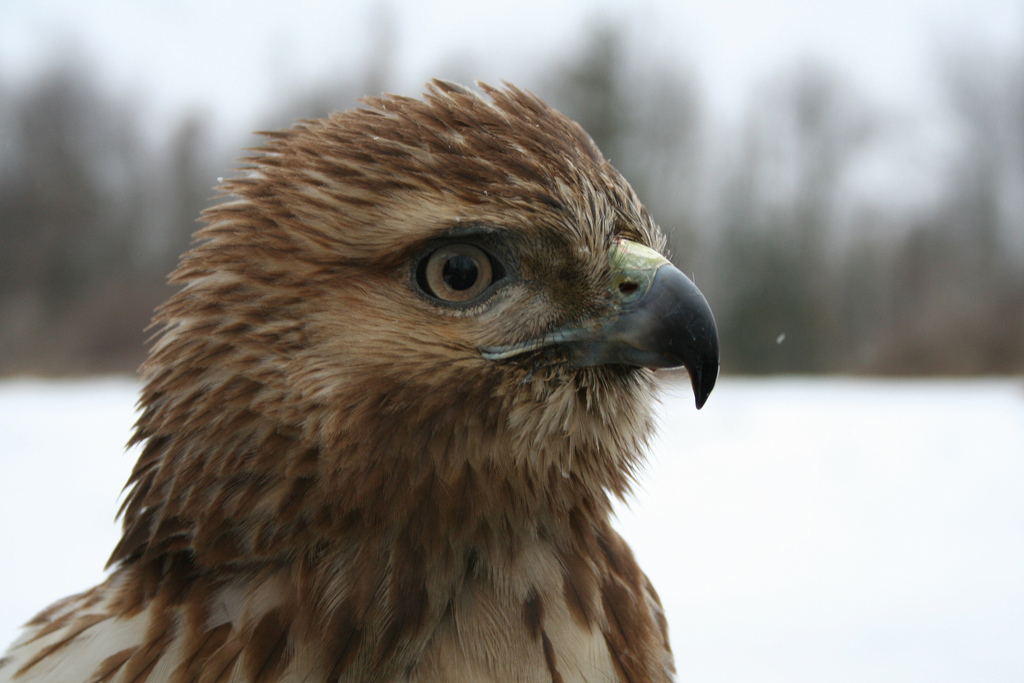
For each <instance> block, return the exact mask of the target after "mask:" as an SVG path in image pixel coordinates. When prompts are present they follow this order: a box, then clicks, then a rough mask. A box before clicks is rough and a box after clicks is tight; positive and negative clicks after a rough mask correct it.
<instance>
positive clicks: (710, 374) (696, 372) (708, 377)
mask: <svg viewBox="0 0 1024 683" xmlns="http://www.w3.org/2000/svg"><path fill="white" fill-rule="evenodd" d="M687 370H688V371H689V369H687ZM718 370H719V366H718V360H717V358H716V359H715V360H710V359H709V360H707V361H705V362H704V364H703V367H701V366H698V367H697V368H694V369H693V371H689V372H690V384H691V385H692V386H693V398H694V402H695V403H696V405H697V410H700V409H701V408H703V407H704V404H705V403H707V402H708V397H709V396H711V391H712V389H714V388H715V383H716V382H717V381H718Z"/></svg>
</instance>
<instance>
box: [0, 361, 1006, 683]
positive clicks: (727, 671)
mask: <svg viewBox="0 0 1024 683" xmlns="http://www.w3.org/2000/svg"><path fill="white" fill-rule="evenodd" d="M135 390H136V387H135V385H134V383H133V382H132V381H131V380H128V379H101V380H90V381H79V382H67V381H66V382H38V381H10V382H3V383H0V549H2V550H0V649H2V648H3V647H4V646H5V644H6V643H7V642H10V641H11V640H12V639H13V637H14V635H15V631H16V629H17V626H18V625H19V624H20V623H22V622H24V621H25V620H26V619H28V618H29V617H31V616H32V614H34V613H35V612H36V611H37V610H38V609H40V608H42V607H44V606H45V605H46V604H48V603H49V602H51V601H52V600H54V599H56V598H59V597H61V596H63V595H65V594H68V593H71V592H75V591H78V590H81V589H83V588H85V587H87V586H89V585H91V584H93V583H95V582H96V581H98V580H99V579H100V578H101V577H102V576H103V572H102V567H103V564H104V563H105V561H106V557H107V554H108V553H109V552H110V550H111V549H112V548H113V546H114V543H115V541H116V538H117V535H118V534H117V527H116V526H115V525H114V523H113V516H114V513H115V511H116V508H117V499H118V493H119V491H120V490H121V486H122V485H123V483H124V481H125V480H126V479H127V476H128V472H129V470H130V469H131V466H132V464H133V457H134V456H133V454H123V452H122V444H123V443H124V442H125V441H126V440H127V438H128V435H129V432H130V428H131V424H132V422H133V419H134V418H133V404H134V401H135ZM692 401H693V399H692V398H691V396H690V394H689V391H688V389H687V388H684V387H682V386H678V387H672V388H670V389H669V390H668V391H667V392H666V396H665V400H664V405H663V419H662V422H663V432H662V435H661V437H660V438H659V439H658V441H657V442H656V443H655V444H654V447H653V453H652V457H651V462H650V465H649V467H648V468H647V470H646V472H645V473H644V474H643V476H642V477H641V481H640V483H639V485H638V490H637V495H636V498H635V500H633V501H632V502H631V504H630V507H629V509H628V510H627V509H625V508H624V509H623V510H622V511H621V512H620V527H621V529H622V531H623V533H624V535H625V536H626V538H627V539H628V540H629V541H630V543H631V545H632V546H633V548H634V550H635V552H636V554H637V556H638V558H639V560H640V563H641V565H642V566H643V567H644V568H645V570H646V571H647V573H648V574H649V575H650V576H651V578H652V580H653V582H654V585H655V586H656V587H657V588H658V590H659V591H660V593H661V597H662V601H663V602H664V603H665V607H666V610H667V612H668V615H669V622H670V625H671V629H672V638H673V645H674V649H675V652H676V660H677V665H678V668H679V671H680V674H681V675H680V678H681V679H682V680H686V681H701V682H704V681H708V682H711V681H715V682H717V681H741V682H743V683H751V682H759V681H786V682H795V681H813V682H815V683H818V682H821V681H829V682H831V681H871V682H876V681H900V682H906V681H927V682H929V683H935V682H939V681H950V682H952V681H957V682H959V681H1022V680H1024V380H1020V379H1018V380H975V381H952V380H949V381H947V380H929V381H867V380H835V379H766V380H748V379H729V378H727V379H724V380H723V381H722V382H721V383H720V386H719V387H718V388H717V389H716V390H715V393H714V394H713V395H712V397H711V399H710V401H709V402H708V405H707V407H706V408H705V409H704V410H702V411H700V412H699V413H698V412H696V411H694V410H693V403H692Z"/></svg>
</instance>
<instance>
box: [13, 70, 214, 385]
mask: <svg viewBox="0 0 1024 683" xmlns="http://www.w3.org/2000/svg"><path fill="white" fill-rule="evenodd" d="M3 92H5V93H6V94H7V105H6V106H5V107H4V109H5V110H6V111H7V115H6V122H7V123H6V134H7V135H8V136H9V138H8V139H10V140H13V141H14V142H13V144H10V145H5V153H4V155H3V157H2V161H0V166H2V169H3V170H2V172H0V242H2V244H3V249H0V316H2V317H3V319H4V321H5V324H4V325H3V326H2V328H0V372H3V373H12V372H41V373H62V372H81V371H95V370H104V369H105V370H111V369H131V368H133V367H134V366H135V365H136V364H137V362H138V361H139V360H141V358H142V357H143V356H144V348H143V341H144V332H143V329H144V328H145V326H146V324H147V322H148V319H149V316H150V314H151V312H152V309H153V307H154V306H155V305H156V304H157V303H158V302H159V301H160V300H162V299H163V298H164V297H165V296H166V290H165V289H164V285H163V282H164V278H165V276H166V272H167V269H168V266H169V265H172V264H173V263H174V258H176V256H175V257H170V258H169V257H168V256H167V251H168V250H170V249H174V250H177V249H178V248H179V247H180V246H181V244H182V240H181V239H177V238H168V237H167V236H168V235H170V234H172V233H173V232H174V231H175V228H173V227H172V226H171V225H170V223H174V222H176V221H177V220H179V217H180V215H181V213H183V212H182V211H178V212H173V213H175V215H172V214H171V213H166V212H165V214H164V215H163V218H162V220H161V219H159V218H157V217H156V216H157V215H158V214H159V210H158V209H159V205H160V203H161V202H160V199H161V198H166V199H169V198H170V197H172V196H175V191H174V189H173V188H168V185H169V184H171V185H173V182H171V181H169V180H168V179H167V177H166V176H165V175H164V174H165V173H168V171H169V169H170V171H169V172H170V173H171V174H173V173H174V172H175V171H174V164H164V163H162V162H161V161H155V159H154V157H155V153H154V151H153V150H152V149H149V148H148V147H147V145H146V144H144V140H143V136H142V135H141V132H140V126H139V123H140V115H139V112H138V109H137V107H135V106H134V105H133V104H132V103H131V102H128V101H124V100H121V99H118V98H115V97H111V96H110V95H108V94H107V93H105V92H104V91H103V90H102V89H101V88H100V87H98V86H97V84H96V83H94V82H93V81H92V80H91V79H90V78H89V76H88V72H87V69H86V67H85V66H83V63H82V61H81V60H71V59H67V60H64V61H61V62H60V63H59V64H58V65H57V66H55V67H53V68H52V69H50V70H49V71H48V72H46V73H45V74H44V75H42V76H41V77H40V78H38V79H37V80H35V81H33V82H31V83H30V84H29V85H28V86H26V87H25V88H24V90H22V91H20V92H19V91H15V90H13V89H10V88H7V89H4V90H3ZM177 172H178V173H179V174H181V175H185V174H188V175H189V176H195V175H197V174H196V169H195V168H191V169H178V170H177ZM168 190H170V192H168ZM166 199H165V201H166ZM177 199H181V197H180V196H178V197H177ZM197 210H198V206H196V205H194V204H193V205H192V206H190V207H189V209H188V211H189V212H190V213H191V214H192V218H190V219H189V232H190V231H191V223H192V220H193V219H194V216H195V213H196V211H197ZM154 221H156V223H157V224H155V225H153V223H154ZM146 224H151V227H150V229H149V232H151V233H153V234H159V235H161V236H162V237H161V238H160V240H161V243H160V244H159V245H157V248H156V249H157V251H158V252H159V253H157V254H153V253H152V252H151V253H149V254H148V255H147V257H146V258H144V259H142V260H140V256H143V255H144V254H143V252H144V251H145V249H144V245H143V242H144V240H143V233H144V231H143V230H142V226H144V225H146ZM177 232H178V233H181V232H182V231H181V230H180V229H177ZM154 267H156V268H159V270H154V269H153V268H154Z"/></svg>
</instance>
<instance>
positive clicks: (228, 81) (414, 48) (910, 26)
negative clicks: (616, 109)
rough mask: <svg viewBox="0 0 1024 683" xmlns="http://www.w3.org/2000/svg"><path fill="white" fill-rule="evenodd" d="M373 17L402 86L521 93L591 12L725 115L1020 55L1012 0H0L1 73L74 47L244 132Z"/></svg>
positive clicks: (895, 86) (175, 107)
mask: <svg viewBox="0 0 1024 683" xmlns="http://www.w3.org/2000/svg"><path fill="white" fill-rule="evenodd" d="M382 7H384V8H386V9H382ZM382 11H385V12H388V11H389V12H390V13H391V14H392V15H393V16H394V18H395V20H396V28H397V32H398V35H397V42H398V44H399V46H400V54H399V58H398V59H399V63H398V65H397V66H398V71H399V76H400V79H399V82H400V83H401V87H402V88H404V89H408V91H410V92H411V93H415V92H416V91H417V90H418V88H419V84H420V83H421V82H422V81H423V80H425V79H426V78H427V77H429V76H431V75H435V74H436V73H437V72H438V71H439V70H441V71H443V69H442V68H441V67H442V66H446V65H447V66H450V65H451V64H453V62H455V63H457V62H458V61H460V60H467V61H468V62H469V63H471V64H472V68H471V69H470V70H469V71H470V73H474V74H477V75H479V77H481V78H482V79H484V80H488V81H499V80H501V79H508V80H514V81H515V82H517V84H519V85H523V86H525V87H527V88H529V87H531V80H535V79H536V78H537V77H539V76H540V75H542V74H543V69H544V65H545V62H546V61H547V63H548V64H551V63H553V62H552V59H553V58H557V57H559V56H561V55H563V54H564V53H565V51H566V49H567V48H568V47H569V46H571V45H574V44H576V43H578V42H579V39H580V37H581V35H583V34H584V30H585V28H586V27H587V26H588V25H589V24H590V20H591V18H592V17H593V16H595V15H598V14H603V15H604V16H606V17H610V18H611V19H612V20H613V21H615V22H617V23H622V24H623V25H625V26H626V27H628V30H629V31H630V32H631V33H633V34H634V35H642V36H643V39H642V40H641V41H640V44H642V45H643V46H644V47H643V49H644V50H648V51H650V52H651V54H652V55H657V56H678V58H679V59H680V60H681V61H682V62H684V63H685V64H692V65H693V66H694V67H695V68H696V71H697V74H698V76H699V77H700V79H701V82H702V83H703V85H704V88H705V91H706V92H707V93H708V94H709V95H710V97H711V101H712V105H713V106H714V107H715V108H716V110H717V111H719V112H721V113H724V114H727V115H729V114H733V113H735V112H737V111H739V110H740V109H741V108H742V104H743V101H744V93H745V92H747V90H748V88H749V85H750V84H751V83H752V82H754V81H756V80H757V79H758V78H759V77H763V75H764V74H766V73H770V72H771V71H772V70H773V69H777V68H779V67H780V66H783V65H785V64H787V63H791V62H793V61H795V60H796V59H797V58H799V57H800V56H803V55H811V56H819V57H823V58H825V59H827V60H828V61H829V62H831V63H832V64H834V65H836V66H837V67H838V68H840V69H841V70H842V71H845V72H847V73H849V74H850V75H851V76H852V77H853V78H854V79H856V81H857V82H858V83H859V84H860V86H861V87H862V88H863V89H864V90H865V91H867V92H868V93H869V94H870V95H872V96H875V97H876V98H878V99H880V100H881V101H883V102H888V103H892V104H894V105H895V106H898V107H905V106H909V105H913V104H914V102H915V101H917V100H920V99H922V98H928V97H929V96H930V94H929V91H928V90H927V88H926V87H923V86H922V84H923V83H926V82H927V79H928V78H929V76H930V72H931V70H932V69H933V68H934V60H933V56H932V55H933V54H934V52H935V47H936V46H937V45H963V46H968V45H983V46H985V47H986V48H994V49H996V50H1007V51H1009V50H1014V51H1016V50H1017V49H1018V46H1019V44H1020V43H1021V42H1022V33H1024V31H1022V29H1024V7H1022V3H1021V2H1018V1H1011V0H931V1H929V0H889V1H886V0H831V1H829V0H802V1H801V0H771V1H768V0H715V1H709V0H679V1H676V2H673V1H671V0H640V1H639V2H638V1H636V0H604V1H598V2H584V1H583V0H519V1H518V2H516V3H507V4H506V3H486V2H480V1H479V0H475V1H473V0H428V1H424V2H416V1H415V0H391V2H387V3H377V2H373V1H372V0H349V1H347V2H346V1H344V0H341V1H334V2H324V1H318V0H291V1H289V2H280V3H270V2H262V3H261V2H244V1H243V0H222V1H219V2H217V1H212V0H177V1H175V2H166V1H164V2H140V1H133V0H90V1H89V2H80V1H79V0H74V1H71V0H31V1H28V0H0V73H2V74H3V75H4V76H6V77H17V76H18V75H24V74H25V73H30V72H31V70H32V69H35V68H38V67H39V65H40V64H41V63H44V62H45V60H46V59H47V58H48V57H50V56H52V55H53V54H55V53H59V52H60V51H61V50H70V51H71V53H72V54H74V55H76V56H77V57H78V58H83V59H86V60H87V61H90V62H92V63H94V64H95V65H97V66H98V67H100V71H101V73H102V74H103V75H104V78H106V79H108V80H110V81H111V82H113V83H114V84H115V85H116V86H117V87H119V88H120V89H122V90H123V91H125V92H127V93H129V94H130V95H131V96H133V97H137V98H138V99H139V100H140V101H142V102H144V103H146V104H148V105H149V106H150V107H151V108H152V111H153V112H154V113H157V114H160V115H164V116H168V115H169V116H176V115H178V114H179V113H181V111H182V110H184V109H195V110H200V111H205V112H207V113H210V114H212V115H213V116H214V118H215V120H217V121H219V122H220V123H222V124H225V125H228V126H230V127H237V126H250V125H255V122H256V121H258V120H259V117H260V116H261V115H265V114H266V111H267V110H268V109H269V108H272V106H273V102H274V99H275V97H281V96H282V94H283V93H282V91H284V90H287V88H289V87H292V86H293V85H295V84H302V83H312V82H317V81H320V80H323V79H325V78H327V77H329V76H330V74H332V73H339V74H344V73H345V72H346V70H347V69H349V68H355V69H356V70H358V68H359V66H360V65H361V61H360V60H361V59H362V58H363V55H364V54H365V50H366V47H367V45H368V44H369V40H370V39H371V38H370V37H369V36H368V33H369V31H368V30H367V29H368V26H369V24H370V19H371V17H373V16H374V13H379V12H382Z"/></svg>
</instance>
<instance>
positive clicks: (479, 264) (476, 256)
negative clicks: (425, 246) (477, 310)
mask: <svg viewBox="0 0 1024 683" xmlns="http://www.w3.org/2000/svg"><path fill="white" fill-rule="evenodd" d="M499 279H501V267H500V265H499V264H497V262H496V261H494V260H492V259H491V257H490V256H488V255H487V252H485V251H484V250H483V249H481V248H480V247H477V246H474V245H472V244H464V243H458V244H446V245H445V246H443V247H440V248H439V249H436V250H434V251H433V252H431V253H430V254H428V255H427V257H426V258H425V259H423V261H421V262H420V264H419V266H418V267H417V269H416V281H417V282H418V283H419V285H420V287H422V288H423V291H425V292H426V293H427V294H430V295H431V296H433V297H435V298H437V299H440V300H441V301H448V302H451V303H463V302H466V301H469V300H471V299H475V298H476V297H478V296H480V295H481V294H483V293H484V291H486V290H487V288H488V287H490V286H491V284H492V283H494V282H495V281H497V280H499Z"/></svg>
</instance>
